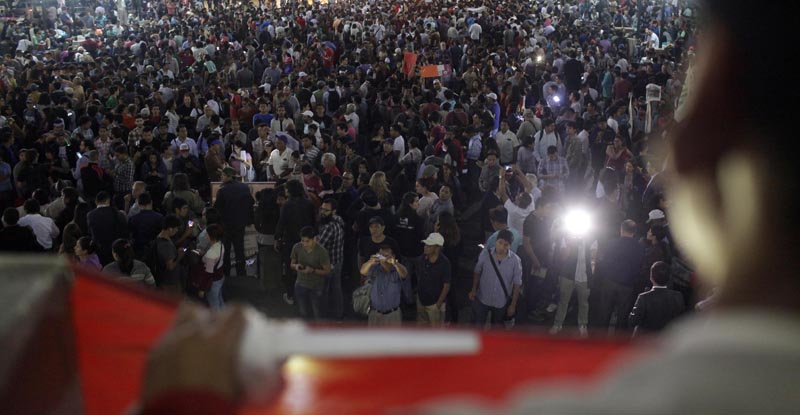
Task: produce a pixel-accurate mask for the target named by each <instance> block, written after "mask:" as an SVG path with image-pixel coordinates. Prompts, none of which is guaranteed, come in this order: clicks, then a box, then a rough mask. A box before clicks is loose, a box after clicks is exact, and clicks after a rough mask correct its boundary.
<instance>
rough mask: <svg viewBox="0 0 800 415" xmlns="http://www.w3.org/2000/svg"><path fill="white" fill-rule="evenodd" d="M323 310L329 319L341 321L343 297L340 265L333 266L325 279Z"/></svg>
mask: <svg viewBox="0 0 800 415" xmlns="http://www.w3.org/2000/svg"><path fill="white" fill-rule="evenodd" d="M325 301H326V307H325V310H326V312H327V315H328V317H329V318H331V319H333V320H341V319H342V317H343V316H344V297H343V296H342V264H335V265H333V268H332V269H331V275H330V276H328V278H326V279H325Z"/></svg>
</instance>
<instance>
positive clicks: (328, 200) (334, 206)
mask: <svg viewBox="0 0 800 415" xmlns="http://www.w3.org/2000/svg"><path fill="white" fill-rule="evenodd" d="M337 177H338V176H337ZM326 203H327V204H329V205H331V209H332V210H333V211H334V212H335V211H336V209H337V208H338V207H339V202H338V201H337V200H336V199H334V198H332V197H327V198H325V200H323V201H322V204H323V205H324V204H326Z"/></svg>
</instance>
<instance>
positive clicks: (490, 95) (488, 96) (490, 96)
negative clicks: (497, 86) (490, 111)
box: [486, 92, 497, 101]
mask: <svg viewBox="0 0 800 415" xmlns="http://www.w3.org/2000/svg"><path fill="white" fill-rule="evenodd" d="M486 98H491V99H493V100H495V101H497V94H495V93H494V92H490V93H488V94H486Z"/></svg>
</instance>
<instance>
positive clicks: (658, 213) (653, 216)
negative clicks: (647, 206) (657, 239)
mask: <svg viewBox="0 0 800 415" xmlns="http://www.w3.org/2000/svg"><path fill="white" fill-rule="evenodd" d="M666 217H667V216H666V215H665V214H664V211H662V210H661V209H653V210H651V211H650V213H649V214H648V215H647V223H650V222H652V221H654V220H659V219H666Z"/></svg>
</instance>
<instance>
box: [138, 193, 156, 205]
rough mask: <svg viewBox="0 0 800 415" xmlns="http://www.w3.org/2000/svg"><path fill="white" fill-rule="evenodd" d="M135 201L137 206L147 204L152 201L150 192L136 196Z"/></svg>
mask: <svg viewBox="0 0 800 415" xmlns="http://www.w3.org/2000/svg"><path fill="white" fill-rule="evenodd" d="M136 203H138V204H139V206H148V205H150V204H151V203H153V197H152V196H150V193H148V192H144V193H142V194H140V195H139V197H138V198H136Z"/></svg>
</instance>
